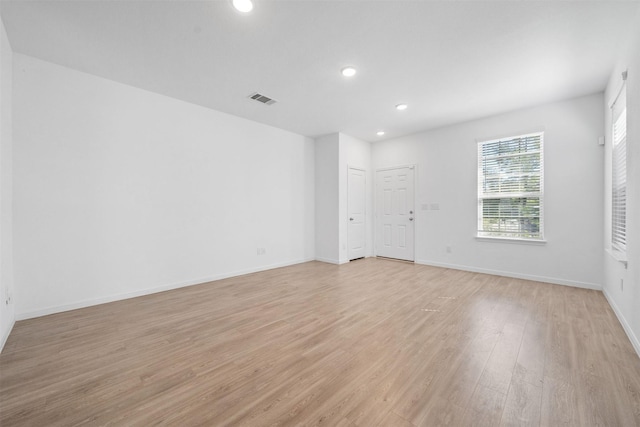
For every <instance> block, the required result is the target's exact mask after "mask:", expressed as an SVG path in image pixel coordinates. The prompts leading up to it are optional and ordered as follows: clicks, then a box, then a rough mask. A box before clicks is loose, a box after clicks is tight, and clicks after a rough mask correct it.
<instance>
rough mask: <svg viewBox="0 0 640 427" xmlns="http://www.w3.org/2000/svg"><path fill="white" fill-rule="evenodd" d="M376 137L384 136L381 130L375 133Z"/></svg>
mask: <svg viewBox="0 0 640 427" xmlns="http://www.w3.org/2000/svg"><path fill="white" fill-rule="evenodd" d="M376 135H378V136H382V135H384V131H383V130H379V131H378V132H376Z"/></svg>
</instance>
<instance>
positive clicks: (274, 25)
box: [0, 0, 640, 141]
mask: <svg viewBox="0 0 640 427" xmlns="http://www.w3.org/2000/svg"><path fill="white" fill-rule="evenodd" d="M255 3H256V6H255V9H254V11H253V12H252V13H250V14H248V15H243V14H240V13H239V12H236V11H235V10H234V9H233V8H232V7H231V5H230V0H219V1H186V0H173V1H152V0H146V1H115V0H114V1H67V0H51V1H34V0H23V1H9V0H2V1H1V3H0V13H1V14H2V20H3V22H4V24H5V27H6V29H7V33H8V35H9V41H10V43H11V45H12V48H13V50H14V51H15V52H19V53H23V54H27V55H31V56H34V57H37V58H41V59H44V60H47V61H50V62H53V63H56V64H60V65H63V66H67V67H70V68H74V69H77V70H80V71H84V72H87V73H91V74H95V75H98V76H102V77H105V78H108V79H112V80H115V81H118V82H122V83H125V84H129V85H132V86H136V87H139V88H143V89H147V90H150V91H153V92H157V93H161V94H164V95H168V96H171V97H174V98H178V99H182V100H185V101H188V102H192V103H195V104H199V105H203V106H206V107H210V108H213V109H216V110H219V111H224V112H227V113H230V114H234V115H237V116H241V117H245V118H248V119H251V120H255V121H258V122H261V123H266V124H269V125H272V126H276V127H279V128H282V129H287V130H289V131H292V132H296V133H299V134H302V135H307V136H312V137H314V136H318V135H323V134H328V133H333V132H344V133H346V134H349V135H352V136H355V137H357V138H360V139H363V140H366V141H376V140H380V139H385V138H393V137H397V136H401V135H406V134H410V133H415V132H419V131H422V130H426V129H430V128H435V127H439V126H443V125H447V124H451V123H457V122H462V121H466V120H471V119H475V118H479V117H485V116H489V115H493V114H497V113H501V112H504V111H509V110H514V109H518V108H523V107H528V106H532V105H537V104H541V103H545V102H550V101H555V100H560V99H566V98H571V97H575V96H580V95H585V94H590V93H595V92H599V91H601V90H603V89H604V87H605V85H606V82H607V80H608V76H609V74H610V72H611V69H612V67H613V65H614V61H615V58H616V56H617V53H618V51H619V47H618V44H619V43H620V42H622V41H623V40H624V39H625V37H626V36H627V34H628V31H629V30H630V26H631V24H632V22H633V18H634V15H635V13H637V11H638V5H639V4H640V3H638V2H636V1H627V2H611V1H598V2H586V1H570V2H564V1H471V2H464V1H415V0H414V1H397V0H396V1H359V0H352V1H336V0H333V1H332V0H325V1H304V0H298V1H273V0H271V1H269V0H255ZM345 65H354V66H355V67H357V69H358V74H357V75H356V76H355V77H353V78H351V79H346V78H344V77H343V76H342V75H341V74H340V69H341V68H342V67H344V66H345ZM255 91H258V92H260V93H263V94H265V95H267V96H269V97H272V98H274V99H276V100H277V101H278V103H277V104H275V105H272V106H266V105H262V104H259V103H257V102H255V101H251V100H249V99H248V98H247V96H248V95H250V94H251V93H253V92H255ZM400 102H404V103H407V104H409V109H407V110H406V111H404V112H399V111H396V110H395V108H394V106H395V105H396V104H398V103H400ZM379 129H384V130H385V131H386V132H387V134H386V135H385V136H384V137H383V138H380V137H378V136H376V131H377V130H379Z"/></svg>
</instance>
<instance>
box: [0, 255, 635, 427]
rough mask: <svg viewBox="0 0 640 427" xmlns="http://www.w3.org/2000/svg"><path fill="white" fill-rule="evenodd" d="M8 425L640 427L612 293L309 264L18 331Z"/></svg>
mask: <svg viewBox="0 0 640 427" xmlns="http://www.w3.org/2000/svg"><path fill="white" fill-rule="evenodd" d="M0 425H1V426H76V425H91V426H93V425H96V426H103V425H114V426H151V425H170V426H191V425H194V426H195V425H203V426H298V425H312V426H340V427H354V426H367V427H369V426H398V427H412V426H438V425H451V426H467V425H468V426H471V425H478V426H498V425H505V426H539V425H540V426H557V425H575V426H638V425H640V359H639V358H638V356H637V355H636V353H635V352H634V350H633V348H632V346H631V343H630V342H629V340H628V339H627V337H626V335H625V334H624V331H623V330H622V327H621V326H620V324H619V322H618V320H617V319H616V317H615V315H614V313H613V312H612V310H611V308H610V307H609V306H608V304H607V302H606V300H605V298H604V297H603V295H602V293H601V292H598V291H591V290H584V289H576V288H569V287H564V286H557V285H550V284H544V283H536V282H529V281H525V280H518V279H510V278H504V277H497V276H489V275H483V274H475V273H469V272H462V271H456V270H448V269H442V268H435V267H428V266H420V265H413V264H407V263H401V262H394V261H390V260H381V259H364V260H358V261H354V262H351V263H349V264H345V265H341V266H335V265H330V264H324V263H320V262H310V263H305V264H300V265H295V266H291V267H286V268H280V269H276V270H271V271H267V272H261V273H256V274H251V275H246V276H241V277H236V278H231V279H226V280H221V281H217V282H211V283H206V284H202V285H198V286H192V287H188V288H182V289H178V290H174V291H169V292H163V293H159V294H154V295H149V296H145V297H140V298H134V299H129V300H125V301H119V302H114V303H110V304H104V305H100V306H95V307H89V308H86V309H81V310H75V311H69V312H66V313H60V314H55V315H51V316H46V317H41V318H37V319H31V320H25V321H21V322H18V323H16V325H15V327H14V330H13V332H12V333H11V336H10V337H9V340H8V341H7V344H6V346H5V349H4V351H3V352H2V354H0Z"/></svg>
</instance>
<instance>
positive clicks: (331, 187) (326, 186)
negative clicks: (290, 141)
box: [315, 133, 340, 264]
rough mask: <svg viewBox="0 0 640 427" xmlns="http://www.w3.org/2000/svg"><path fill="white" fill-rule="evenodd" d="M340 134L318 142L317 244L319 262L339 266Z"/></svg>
mask: <svg viewBox="0 0 640 427" xmlns="http://www.w3.org/2000/svg"><path fill="white" fill-rule="evenodd" d="M339 147H340V138H339V135H338V134H337V133H334V134H331V135H326V136H323V137H320V138H317V139H316V141H315V172H316V174H315V192H316V193H315V196H316V199H315V217H316V224H315V242H316V248H315V249H316V259H317V260H318V261H323V262H330V263H332V264H339V263H340V252H339V250H338V248H339V244H340V243H339V234H338V229H339V225H338V224H339V200H338V193H339V188H340V187H339V186H340V182H339V173H338V170H339V169H338V168H339V156H340V148H339Z"/></svg>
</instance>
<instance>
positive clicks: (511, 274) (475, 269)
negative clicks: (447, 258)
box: [415, 260, 602, 291]
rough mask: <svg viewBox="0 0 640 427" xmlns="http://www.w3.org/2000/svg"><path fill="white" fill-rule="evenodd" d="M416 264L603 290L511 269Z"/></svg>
mask: <svg viewBox="0 0 640 427" xmlns="http://www.w3.org/2000/svg"><path fill="white" fill-rule="evenodd" d="M415 263H416V264H422V265H431V266H433V267H443V268H451V269H454V270H463V271H471V272H474V273H484V274H493V275H495V276H504V277H513V278H515V279H524V280H533V281H535V282H544V283H551V284H554V285H564V286H573V287H574V288H584V289H594V290H597V291H601V290H602V285H599V284H597V283H586V282H578V281H575V280H566V279H558V278H555V277H545V276H535V275H532V274H522V273H514V272H511V271H501V270H490V269H486V268H478V267H470V266H467V265H457V264H447V263H442V262H434V261H425V260H416V261H415Z"/></svg>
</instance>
